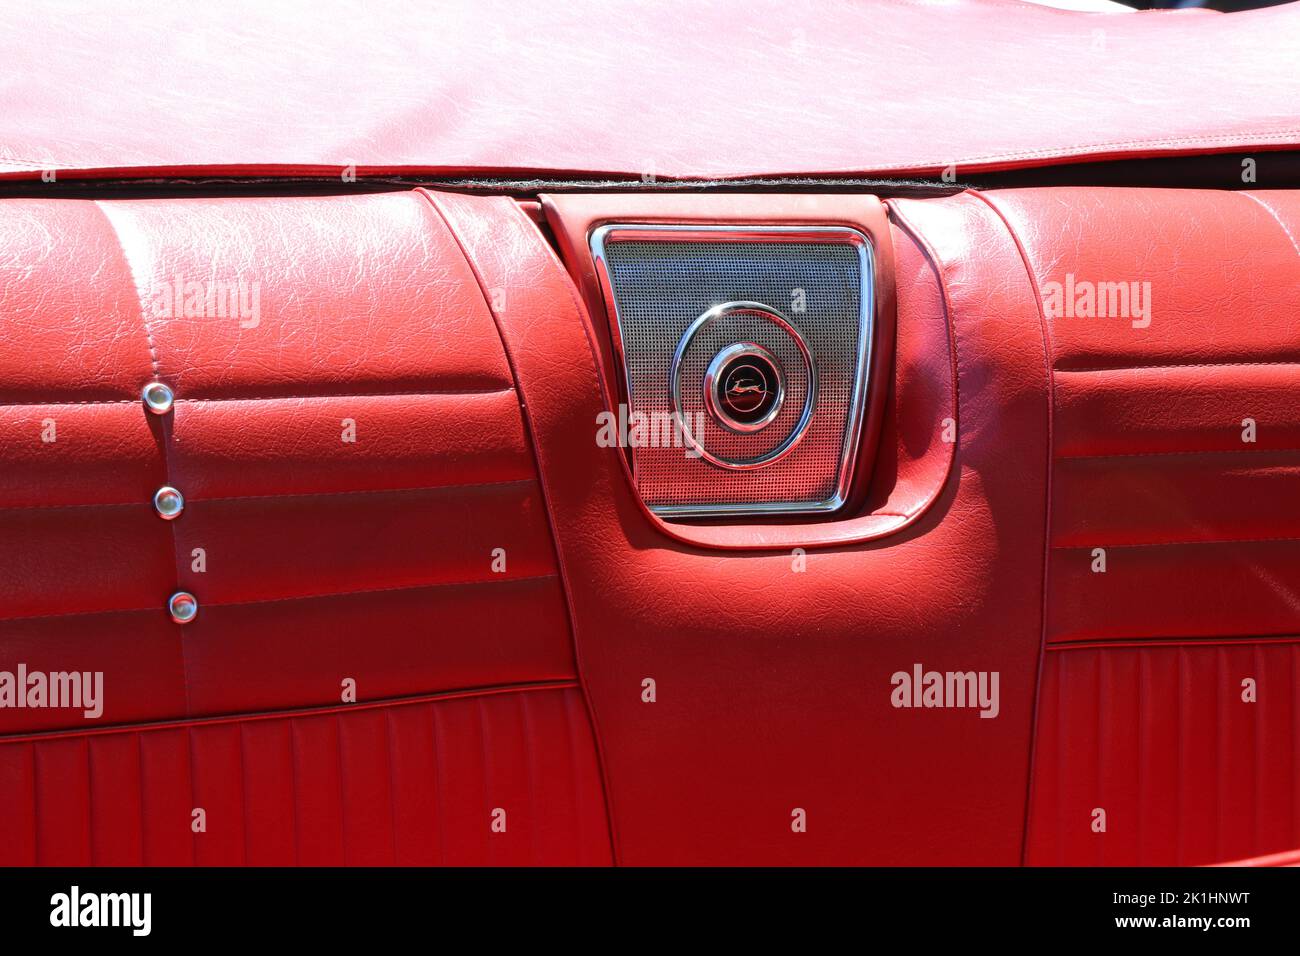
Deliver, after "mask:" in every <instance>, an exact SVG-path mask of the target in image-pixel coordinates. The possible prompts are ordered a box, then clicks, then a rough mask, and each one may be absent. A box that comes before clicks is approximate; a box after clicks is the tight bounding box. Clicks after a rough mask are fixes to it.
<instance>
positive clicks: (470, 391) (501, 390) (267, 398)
mask: <svg viewBox="0 0 1300 956" xmlns="http://www.w3.org/2000/svg"><path fill="white" fill-rule="evenodd" d="M514 390H515V389H514V386H513V385H507V386H503V387H493V388H486V387H485V388H461V389H413V390H411V391H407V392H342V393H336V392H330V393H328V394H324V395H252V396H248V397H245V396H242V395H227V396H213V397H202V396H180V395H178V396H176V397H175V399H173V402H175V403H184V402H293V401H311V400H313V399H330V398H399V397H402V396H415V397H419V396H421V395H427V396H430V397H435V398H436V397H437V396H439V395H504V394H506V393H507V392H513V391H514ZM136 404H142V402H141V400H140V399H139V398H105V399H86V400H84V401H65V402H0V408H43V407H46V406H55V405H136Z"/></svg>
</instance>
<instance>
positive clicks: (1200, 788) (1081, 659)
mask: <svg viewBox="0 0 1300 956" xmlns="http://www.w3.org/2000/svg"><path fill="white" fill-rule="evenodd" d="M1297 647H1300V645H1297V643H1296V641H1295V640H1294V639H1287V640H1244V641H1241V640H1239V641H1216V642H1200V643H1188V642H1181V641H1167V642H1163V643H1147V644H1113V645H1112V644H1108V645H1104V646H1100V647H1098V646H1092V645H1085V644H1076V645H1069V646H1058V647H1054V648H1052V649H1051V650H1049V651H1048V653H1047V657H1046V662H1045V664H1044V668H1043V688H1042V700H1041V702H1040V704H1039V714H1040V718H1041V719H1040V722H1039V726H1038V735H1037V740H1038V746H1037V751H1036V755H1035V762H1034V800H1033V807H1032V812H1031V815H1030V825H1031V826H1030V833H1029V857H1028V859H1029V862H1030V863H1031V864H1041V865H1047V866H1061V865H1071V866H1081V865H1102V866H1195V865H1200V864H1205V863H1214V862H1218V861H1225V860H1237V859H1241V858H1244V857H1250V856H1255V855H1258V854H1261V853H1263V852H1275V851H1280V850H1283V849H1292V848H1294V847H1296V846H1297V845H1300V809H1298V807H1297V803H1296V799H1295V795H1296V779H1297V773H1300V733H1297V730H1296V728H1297V725H1298V722H1300V709H1297V707H1298V702H1297V696H1298V695H1297V693H1296V673H1297V667H1298V666H1300V660H1298V658H1300V654H1298V653H1297ZM1246 678H1250V679H1252V680H1254V681H1255V684H1256V689H1257V694H1258V700H1257V702H1256V703H1247V702H1245V701H1244V700H1243V699H1242V694H1243V690H1244V689H1243V686H1242V681H1243V680H1244V679H1246ZM1097 809H1102V810H1104V811H1105V813H1106V817H1105V824H1106V831H1105V832H1104V833H1098V832H1094V830H1093V821H1094V819H1095V817H1094V811H1095V810H1097Z"/></svg>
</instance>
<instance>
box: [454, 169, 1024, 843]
mask: <svg viewBox="0 0 1300 956" xmlns="http://www.w3.org/2000/svg"><path fill="white" fill-rule="evenodd" d="M432 198H433V200H434V202H435V203H436V204H437V205H438V207H439V208H440V209H441V210H442V211H443V214H444V215H445V216H446V217H447V220H448V222H449V223H450V224H451V226H452V228H453V229H454V230H455V231H456V233H457V235H458V236H459V237H460V239H461V241H462V242H463V243H464V245H465V248H466V249H467V251H468V254H469V257H470V258H471V260H472V261H473V262H474V263H475V264H476V266H477V268H478V270H479V273H480V276H481V279H482V282H483V284H484V286H485V287H487V288H496V289H502V290H504V291H505V297H504V301H505V302H506V303H507V307H505V308H502V309H498V310H497V312H496V317H497V321H498V323H499V325H500V328H501V330H502V334H503V336H504V339H505V343H506V348H507V351H508V352H509V355H510V358H511V362H512V364H513V367H514V368H515V370H516V374H517V377H518V381H519V387H520V389H521V391H522V393H523V397H524V401H525V408H526V410H527V414H528V417H529V422H530V425H531V428H532V432H533V434H534V436H535V439H536V444H537V450H538V456H539V470H540V474H541V478H542V483H543V486H544V488H545V491H546V500H547V503H548V505H549V507H550V509H551V513H552V515H553V519H554V520H553V526H554V528H555V531H556V535H557V541H558V544H559V547H560V554H561V567H562V570H563V575H564V579H565V583H566V586H567V588H568V591H569V593H570V595H571V600H572V604H573V608H574V620H575V638H576V642H577V648H578V655H579V660H580V671H581V674H582V679H583V683H584V686H585V687H586V689H587V691H588V694H589V697H590V700H591V704H592V709H593V713H594V717H595V722H596V728H597V732H598V735H599V737H600V738H601V745H602V751H603V753H604V755H605V771H606V778H607V783H608V788H609V789H608V793H609V801H610V807H611V813H612V816H613V820H614V825H615V838H616V843H617V852H618V858H619V860H620V861H621V862H623V863H627V864H634V865H635V864H718V863H721V864H801V863H802V864H836V863H854V862H856V863H864V862H873V863H899V864H923V863H1003V864H1013V863H1017V862H1019V859H1020V847H1021V841H1022V836H1023V829H1024V799H1025V785H1026V781H1027V770H1028V767H1027V763H1028V754H1029V732H1030V721H1031V707H1032V700H1033V688H1034V681H1035V673H1036V667H1037V656H1038V644H1039V634H1040V626H1041V618H1040V613H1041V600H1040V598H1041V595H1040V593H1039V592H1038V583H1039V582H1041V579H1042V553H1043V544H1044V542H1043V517H1044V514H1045V500H1044V486H1043V482H1042V480H1041V479H1042V477H1043V470H1044V466H1045V463H1046V460H1047V445H1046V425H1047V395H1046V373H1045V366H1044V357H1043V345H1042V333H1041V329H1040V326H1039V320H1038V315H1037V312H1036V310H1034V309H1033V307H1032V306H1033V303H1032V299H1031V297H1030V296H1029V295H1028V294H1027V292H1026V289H1027V286H1028V283H1027V281H1026V280H1025V278H1024V273H1023V269H1021V268H1020V267H1019V260H1018V258H1017V254H1016V251H1015V248H1014V246H1013V245H1012V244H1011V242H1010V240H1009V238H1008V236H1007V234H1006V231H1005V229H1004V228H1003V227H1002V225H1001V223H1000V222H998V221H997V219H996V218H995V217H994V216H993V215H992V213H991V212H990V211H989V210H988V208H987V207H986V206H984V205H983V204H981V203H979V202H978V201H975V200H971V199H969V198H965V197H963V198H961V199H959V200H951V201H944V202H942V203H936V204H934V205H931V204H929V203H900V204H899V208H900V209H901V210H902V212H903V214H904V217H905V218H906V219H907V220H908V221H909V222H910V223H911V225H909V226H908V228H909V229H915V230H916V231H917V232H919V233H920V234H921V235H922V236H923V237H924V238H925V240H926V243H927V244H928V245H929V246H930V247H932V248H931V249H929V250H927V255H931V256H932V257H933V258H934V260H935V264H934V270H933V271H928V270H922V269H916V268H914V269H913V270H911V271H909V275H916V276H920V277H922V278H921V281H922V282H926V283H934V282H937V281H939V280H940V279H941V280H942V281H943V282H944V283H945V284H946V286H947V289H948V292H949V294H950V298H949V301H950V303H951V308H952V316H951V325H952V328H953V329H954V330H955V338H956V342H955V348H956V351H957V353H958V357H959V363H958V364H959V368H960V377H961V380H960V387H959V390H958V391H959V393H960V395H961V399H960V401H961V403H962V404H961V405H960V412H959V414H960V417H961V422H962V425H961V437H960V439H959V442H958V448H957V450H956V464H955V468H954V473H953V475H952V477H950V479H949V481H948V483H947V485H946V486H945V488H944V490H943V493H942V494H941V496H940V499H939V501H938V502H937V503H936V504H935V505H934V506H933V507H932V508H931V509H930V510H929V511H927V512H926V513H925V514H924V515H922V516H921V518H920V520H919V521H918V522H917V523H916V524H915V525H913V526H911V527H909V528H908V529H905V530H904V531H902V532H900V533H899V534H897V535H895V536H892V537H888V538H883V539H881V540H880V541H877V542H872V543H869V544H859V545H854V546H840V547H834V548H827V549H823V550H815V551H810V552H809V553H808V555H807V570H806V572H803V573H797V572H795V571H794V565H792V563H791V555H790V554H789V553H781V552H777V553H771V552H760V551H742V552H739V553H737V552H731V553H727V554H725V555H724V554H721V553H720V552H718V551H716V550H709V549H704V548H700V547H694V546H691V545H688V544H685V543H684V542H681V541H678V540H676V539H674V538H672V537H669V536H667V535H665V534H664V533H663V532H662V531H660V530H659V529H658V527H657V526H656V525H654V524H652V523H651V522H649V521H648V520H647V519H646V517H645V514H644V512H643V510H642V509H641V507H640V506H639V505H638V503H637V501H636V499H635V496H634V494H633V491H632V489H631V487H630V486H629V484H628V483H627V481H626V479H625V476H624V474H623V470H622V465H621V463H620V460H619V455H620V452H619V450H618V449H611V448H601V447H599V446H598V445H597V444H596V442H595V441H594V427H595V422H596V414H597V412H598V411H600V410H601V408H603V397H602V395H601V391H600V388H599V385H598V381H599V379H598V369H597V365H596V362H595V359H594V356H593V346H592V342H593V340H592V339H591V338H590V337H589V335H590V326H589V322H590V317H589V316H586V315H584V311H585V310H584V308H583V306H582V302H581V299H580V297H579V296H578V293H577V290H576V289H575V288H574V285H573V282H572V280H571V279H570V277H569V275H568V274H566V272H565V271H564V269H563V267H562V266H561V265H560V263H559V262H558V261H557V260H556V258H555V256H554V254H553V253H552V252H551V250H550V249H549V248H548V247H547V246H546V245H545V243H544V242H543V240H542V239H541V237H540V236H539V235H538V234H537V231H536V229H535V227H534V226H533V225H532V224H531V223H530V222H529V221H528V220H527V219H526V218H525V217H524V215H523V214H522V213H521V212H520V211H519V209H518V208H517V207H516V206H515V204H513V203H512V202H510V201H509V200H505V199H497V198H478V197H467V196H455V195H446V194H443V195H436V196H434V197H432ZM1005 275H1011V276H1014V277H1016V279H1017V280H1018V281H1017V282H1008V281H1005V279H1004V278H1003V277H1004V276H1005ZM899 294H900V296H904V295H912V294H913V292H912V290H911V288H910V287H909V288H907V289H903V288H900V290H899ZM916 294H919V295H920V296H921V297H922V301H923V302H925V303H933V302H935V301H936V298H937V297H936V293H935V290H934V289H932V288H926V287H923V288H922V289H921V290H920V291H919V292H918V293H916ZM907 307H908V306H907V305H904V304H903V303H901V302H900V314H902V310H904V309H905V308H907ZM968 389H969V391H968ZM933 426H934V429H935V430H936V432H937V430H938V429H939V428H940V423H939V422H935V423H933ZM1008 433H1011V434H1015V435H1016V436H1018V438H1019V439H1020V441H1018V442H1016V443H1011V444H1008V443H1007V442H1006V441H1005V440H1004V438H1005V435H1006V434H1008ZM918 660H919V661H922V662H923V663H924V664H925V665H926V666H927V667H934V668H940V669H943V670H948V669H956V668H958V667H960V668H961V669H963V670H965V669H974V670H985V669H987V670H999V671H1000V672H1001V713H1000V715H999V716H998V717H997V718H996V719H992V720H989V719H981V718H980V717H979V716H978V714H977V713H976V712H975V711H974V710H970V709H933V710H925V711H918V710H903V709H896V708H894V707H892V706H891V703H890V693H891V689H892V688H891V675H892V674H893V673H894V672H896V671H899V670H901V669H906V668H910V667H911V666H912V664H913V663H914V662H916V661H918ZM647 678H650V679H652V680H654V681H655V682H656V684H655V686H656V688H657V691H656V693H657V696H656V700H655V702H654V703H647V702H644V701H643V699H642V693H643V683H642V682H643V681H644V680H645V679H647ZM954 778H956V779H959V780H960V781H961V787H962V798H961V799H960V800H954V799H953V784H952V781H953V779H954ZM797 808H798V809H803V810H805V811H806V813H807V821H808V826H807V832H804V833H797V832H794V831H793V830H792V826H791V824H792V813H793V811H794V810H795V809H797Z"/></svg>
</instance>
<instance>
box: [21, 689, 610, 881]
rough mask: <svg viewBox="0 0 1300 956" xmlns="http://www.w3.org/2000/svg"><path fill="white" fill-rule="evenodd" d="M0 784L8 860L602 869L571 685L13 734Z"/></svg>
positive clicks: (591, 777)
mask: <svg viewBox="0 0 1300 956" xmlns="http://www.w3.org/2000/svg"><path fill="white" fill-rule="evenodd" d="M0 792H2V793H3V794H4V801H5V812H4V813H3V814H0V865H4V866H26V865H71V866H82V865H128V866H130V865H141V864H143V865H147V866H157V865H181V866H186V865H244V864H248V865H256V866H290V865H394V864H395V865H420V866H436V865H481V864H496V865H509V866H526V865H602V864H609V863H610V862H611V849H610V837H609V830H608V825H607V821H606V817H605V807H604V797H603V793H602V787H601V782H600V772H599V769H598V767H597V764H596V757H595V744H594V741H593V739H592V734H591V728H590V724H589V722H588V717H587V713H586V710H585V708H584V706H583V702H582V698H581V695H580V692H579V691H578V689H577V688H576V686H574V685H572V684H552V685H546V686H538V687H535V688H527V689H519V690H508V691H499V692H498V691H489V692H483V693H475V694H468V695H460V696H448V697H439V698H425V699H419V700H411V701H404V702H394V703H386V704H379V705H364V704H363V705H357V706H356V707H354V708H351V709H338V708H336V709H329V710H316V711H302V712H298V713H291V714H273V715H265V716H252V717H242V718H235V719H221V720H211V721H199V722H190V723H184V724H172V725H160V726H157V727H141V728H123V729H120V730H111V731H105V732H101V733H92V734H85V733H80V734H60V735H49V736H35V737H27V738H13V739H9V740H7V741H4V742H2V743H0ZM196 810H202V811H203V817H202V820H203V824H204V826H205V829H204V830H203V831H202V832H195V825H196V824H195V821H196V819H197V818H196V816H195V811H196ZM494 823H496V825H497V826H496V829H494ZM502 827H504V829H502Z"/></svg>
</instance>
